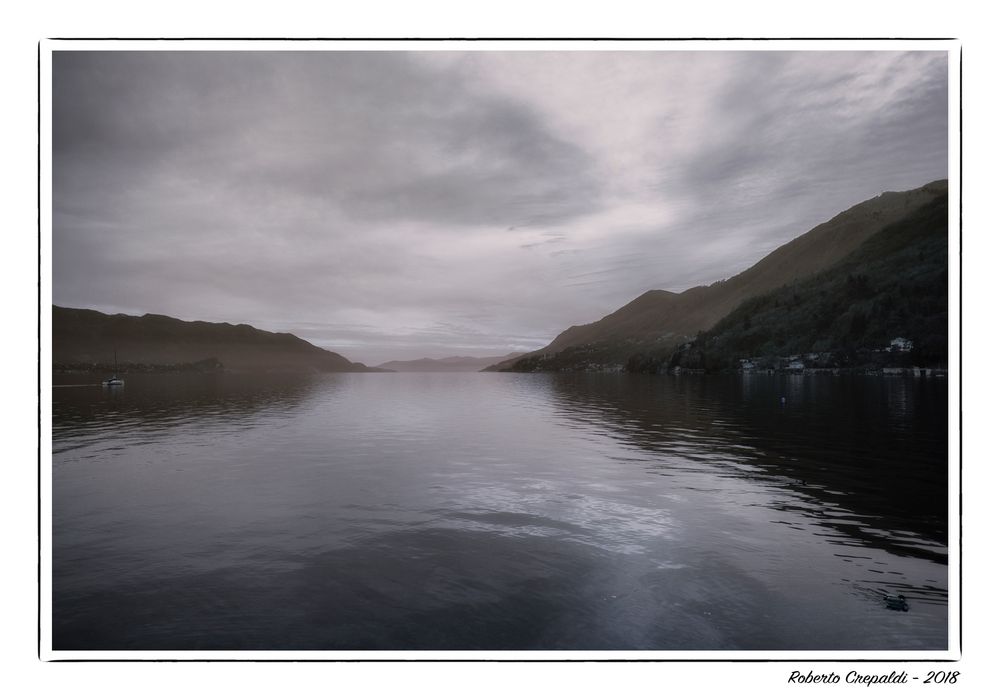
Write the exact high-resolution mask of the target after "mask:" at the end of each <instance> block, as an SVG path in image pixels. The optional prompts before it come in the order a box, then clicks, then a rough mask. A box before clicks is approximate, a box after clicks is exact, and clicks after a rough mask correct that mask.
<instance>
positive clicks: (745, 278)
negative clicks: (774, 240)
mask: <svg viewBox="0 0 1000 700" xmlns="http://www.w3.org/2000/svg"><path fill="white" fill-rule="evenodd" d="M947 191H948V183H947V181H946V180H939V181H936V182H931V183H929V184H927V185H924V186H923V187H920V188H917V189H915V190H909V191H906V192H884V193H883V194H881V195H879V196H877V197H873V198H872V199H869V200H867V201H865V202H862V203H861V204H858V205H855V206H853V207H851V208H850V209H847V210H846V211H843V212H841V213H840V214H838V215H836V216H835V217H833V218H832V219H830V220H829V221H827V222H825V223H823V224H820V225H818V226H816V227H814V228H813V229H811V230H810V231H808V232H807V233H804V234H802V235H801V236H799V237H798V238H795V239H794V240H792V241H791V242H789V243H786V244H785V245H783V246H781V247H780V248H777V249H776V250H774V251H773V252H772V253H770V254H769V255H767V256H766V257H764V258H763V259H761V260H760V261H759V262H757V263H756V264H755V265H753V266H752V267H750V268H748V269H747V270H744V271H743V272H741V273H740V274H738V275H736V276H734V277H731V278H729V279H727V280H723V281H719V282H716V283H714V284H712V285H709V286H700V287H693V288H691V289H688V290H686V291H684V292H681V293H674V292H669V291H663V290H652V291H648V292H646V293H645V294H643V295H641V296H639V297H637V298H636V299H634V300H632V301H631V302H629V303H628V304H626V305H625V306H623V307H621V308H620V309H618V310H617V311H614V312H613V313H611V314H609V315H607V316H605V317H604V318H602V319H601V320H599V321H595V322H594V323H589V324H586V325H583V326H573V327H571V328H568V329H567V330H565V331H563V332H562V333H560V334H559V335H558V336H556V338H555V339H554V340H553V341H552V342H551V343H549V345H547V346H546V347H544V348H542V349H541V350H536V351H534V352H531V353H527V354H525V355H523V356H522V357H520V358H518V359H516V360H513V361H507V362H504V363H499V364H497V365H494V366H492V367H490V368H487V369H488V370H498V371H521V372H530V371H552V370H567V369H572V370H588V369H602V368H613V369H614V368H620V367H623V366H624V365H625V363H626V362H627V361H628V358H629V357H631V356H633V355H635V354H637V353H650V352H655V351H658V350H662V349H664V348H669V347H673V346H676V345H677V344H679V343H681V342H684V341H685V340H687V339H690V338H693V337H694V336H695V335H696V334H697V333H698V332H699V331H704V330H707V329H709V328H711V327H712V326H713V325H714V324H715V323H717V322H718V321H720V320H721V319H722V318H723V317H724V316H725V315H726V314H728V313H730V312H731V311H732V310H733V309H735V308H736V307H737V306H738V305H739V304H741V303H742V302H744V301H746V300H747V299H750V298H751V297H754V296H758V295H760V294H763V293H766V292H769V291H772V290H774V289H777V288H779V287H781V286H782V285H786V284H790V283H792V282H795V281H796V280H799V279H805V278H807V277H809V276H811V275H813V274H816V273H817V272H819V271H821V270H823V269H825V268H827V267H830V266H831V265H833V264H834V263H836V262H838V261H839V260H841V259H843V258H844V257H845V256H846V255H848V254H849V253H851V252H852V251H854V250H855V249H857V248H858V246H860V245H861V244H862V243H864V242H865V241H866V240H868V239H869V238H871V237H872V236H873V235H874V234H875V233H877V232H878V231H880V230H882V229H883V228H884V227H885V226H886V225H888V224H891V223H894V222H897V221H900V220H902V219H904V218H906V217H907V216H909V215H910V214H912V213H913V212H914V211H916V210H917V209H919V208H920V207H922V206H924V205H926V204H928V203H929V202H931V201H932V200H934V199H935V198H937V197H939V196H941V195H943V194H946V193H947Z"/></svg>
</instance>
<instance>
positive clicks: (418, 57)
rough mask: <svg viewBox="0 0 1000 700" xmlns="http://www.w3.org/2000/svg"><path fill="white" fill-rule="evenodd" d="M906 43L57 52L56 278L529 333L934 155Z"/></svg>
mask: <svg viewBox="0 0 1000 700" xmlns="http://www.w3.org/2000/svg"><path fill="white" fill-rule="evenodd" d="M947 136H948V134H947V60H946V56H945V55H944V54H942V53H928V52H911V53H903V52H878V53H875V52H872V53H864V52H860V53H859V52H836V53H834V52H750V53H728V52H701V53H699V52H645V53H632V52H593V53H591V52H576V53H573V52H513V53H491V52H467V53H463V52H428V53H419V52H412V53H398V52H270V53H269V52H258V53H233V52H186V51H166V52H56V53H54V55H53V133H52V149H53V298H54V301H55V303H57V304H62V305H67V306H85V307H91V308H99V309H103V310H107V311H125V312H130V313H142V312H147V311H148V312H156V313H166V314H170V315H174V316H178V317H181V318H203V319H206V320H228V321H238V322H247V323H253V324H255V325H258V326H260V327H264V328H268V329H272V330H282V331H291V332H296V333H298V334H300V335H303V337H306V338H308V339H309V340H311V341H313V342H317V343H319V344H322V345H324V346H327V347H331V348H333V349H339V350H342V351H344V352H345V353H346V354H347V355H348V356H349V357H351V358H352V359H356V360H360V361H364V362H381V361H385V360H389V359H406V358H408V357H413V356H421V355H435V354H437V355H449V354H455V352H453V350H460V351H461V353H462V354H474V352H473V351H476V350H481V351H482V354H489V355H492V354H501V353H503V352H507V351H509V350H512V349H529V348H531V347H534V346H540V345H544V344H545V343H546V342H548V340H549V339H551V337H552V336H554V335H555V334H556V333H558V332H559V331H561V330H562V329H564V328H565V327H566V326H568V325H571V324H578V323H586V322H588V321H592V320H595V319H596V318H598V317H600V316H601V315H603V314H605V313H608V312H610V311H612V310H614V309H615V308H617V307H619V306H621V305H622V304H624V303H626V302H628V301H629V300H630V299H632V298H634V297H635V296H637V295H638V294H640V293H642V292H643V291H645V290H646V289H650V288H666V289H672V290H675V291H680V290H682V289H685V288H687V287H690V286H693V285H696V284H705V283H710V282H712V281H715V280H716V279H719V278H722V277H727V276H730V275H732V274H735V273H737V272H739V271H740V270H742V269H744V268H746V267H747V266H749V265H750V264H752V263H753V262H755V261H756V260H757V259H758V258H760V257H761V256H762V255H764V254H766V253H767V252H769V251H770V250H771V249H773V248H774V247H776V246H778V245H780V244H782V243H784V242H786V241H787V240H790V239H791V238H792V237H794V236H795V235H798V234H800V233H803V232H805V231H806V230H808V229H809V228H811V227H812V226H814V225H816V224H818V223H820V222H822V221H824V220H826V219H828V218H830V217H831V216H833V215H834V214H836V213H837V212H839V211H841V210H842V209H844V208H846V207H848V206H850V205H852V204H854V203H856V202H858V201H861V200H863V199H866V198H868V197H871V196H873V195H875V194H877V193H878V192H880V191H883V190H886V189H905V188H910V187H915V186H919V185H921V184H923V183H925V182H927V181H930V180H933V179H937V178H941V177H945V176H946V175H947Z"/></svg>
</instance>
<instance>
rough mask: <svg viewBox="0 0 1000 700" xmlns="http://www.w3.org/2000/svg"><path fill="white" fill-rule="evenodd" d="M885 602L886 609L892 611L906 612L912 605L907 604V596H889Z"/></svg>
mask: <svg viewBox="0 0 1000 700" xmlns="http://www.w3.org/2000/svg"><path fill="white" fill-rule="evenodd" d="M884 600H885V607H887V608H889V609H890V610H902V611H903V612H906V611H907V610H909V609H910V604H909V603H907V602H906V596H905V595H887V596H886V597H885V598H884Z"/></svg>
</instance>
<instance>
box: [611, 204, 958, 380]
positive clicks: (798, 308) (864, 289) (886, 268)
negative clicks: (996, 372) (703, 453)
mask: <svg viewBox="0 0 1000 700" xmlns="http://www.w3.org/2000/svg"><path fill="white" fill-rule="evenodd" d="M896 338H899V339H901V340H900V343H899V346H898V347H891V346H890V343H891V342H892V340H893V339H896ZM887 347H889V348H891V349H890V350H889V351H886V348H887ZM904 347H905V351H903V350H902V348H904ZM790 356H801V357H798V358H797V359H798V361H799V362H800V363H801V364H806V363H808V364H810V365H812V366H817V367H837V366H840V367H854V366H863V365H871V366H874V367H879V366H881V367H884V366H898V365H901V364H902V365H906V366H909V365H917V366H922V367H943V366H946V365H947V362H948V200H947V197H946V196H942V197H939V198H938V199H936V200H935V201H933V202H932V203H930V204H928V205H926V206H924V207H922V208H920V209H919V210H917V211H916V212H914V213H913V214H911V215H910V216H908V217H906V218H905V219H903V220H902V221H898V222H896V223H894V224H890V225H889V226H886V227H885V228H884V229H883V230H882V231H880V232H879V233H878V234H876V235H875V236H872V237H871V238H870V239H868V240H867V241H866V242H865V243H863V244H862V245H861V246H860V247H859V248H858V249H857V250H855V251H854V252H853V253H851V254H850V255H848V256H847V257H846V258H844V259H843V260H842V261H841V262H839V263H837V264H836V265H834V266H832V267H830V268H828V269H827V270H824V271H822V272H820V273H818V274H816V275H813V276H812V277H810V278H808V279H805V280H800V281H797V282H795V283H793V284H789V285H785V286H782V287H781V288H779V289H776V290H774V291H772V292H769V293H767V294H762V295H759V296H756V297H753V298H751V299H748V300H747V301H746V302H744V303H743V304H741V305H740V306H739V307H737V308H736V309H735V310H734V311H733V312H732V313H730V314H728V315H727V316H726V317H725V318H723V319H722V320H721V321H719V323H717V324H716V325H715V326H714V327H713V328H712V329H711V330H709V331H707V332H705V333H703V334H700V335H699V336H698V337H697V339H696V340H695V341H693V342H691V343H687V344H685V345H684V346H682V347H681V348H675V349H674V350H673V351H668V352H665V353H655V352H654V353H648V354H643V355H636V356H633V357H632V358H630V360H629V362H628V366H627V368H628V369H629V370H630V371H636V372H653V373H658V372H663V371H666V370H669V369H671V368H673V367H681V368H683V369H697V370H702V369H703V370H709V371H712V370H723V369H735V368H737V367H738V366H739V363H740V360H741V359H747V358H757V359H756V360H755V361H754V362H753V363H752V364H754V365H763V366H766V367H769V368H780V365H781V363H780V361H779V360H778V358H782V357H785V358H788V357H790Z"/></svg>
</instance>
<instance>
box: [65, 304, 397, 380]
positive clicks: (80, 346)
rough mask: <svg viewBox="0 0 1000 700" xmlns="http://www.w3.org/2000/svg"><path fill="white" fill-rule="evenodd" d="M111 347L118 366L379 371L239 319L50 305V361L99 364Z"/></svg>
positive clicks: (109, 356)
mask: <svg viewBox="0 0 1000 700" xmlns="http://www.w3.org/2000/svg"><path fill="white" fill-rule="evenodd" d="M115 353H117V355H118V361H119V366H120V367H122V368H123V369H125V370H129V369H131V370H141V369H153V368H155V369H164V368H174V369H178V368H186V369H202V370H206V369H207V370H218V369H226V370H232V371H305V372H371V371H380V370H373V369H371V368H369V367H366V366H365V365H363V364H361V363H360V362H351V361H350V360H348V359H347V358H346V357H344V356H342V355H338V354H337V353H335V352H331V351H329V350H324V349H322V348H319V347H316V346H315V345H312V344H311V343H308V342H306V341H305V340H303V339H301V338H299V337H297V336H294V335H292V334H291V333H271V332H269V331H262V330H260V329H257V328H254V327H252V326H248V325H245V324H240V325H233V324H230V323H208V322H206V321H181V320H179V319H176V318H171V317H169V316H160V315H157V314H146V315H144V316H127V315H125V314H114V315H109V314H104V313H101V312H99V311H93V310H89V309H68V308H63V307H59V306H53V307H52V363H53V366H54V368H55V369H57V370H58V369H88V368H90V369H98V368H101V369H103V368H107V367H110V366H111V365H112V363H113V361H114V355H115Z"/></svg>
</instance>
